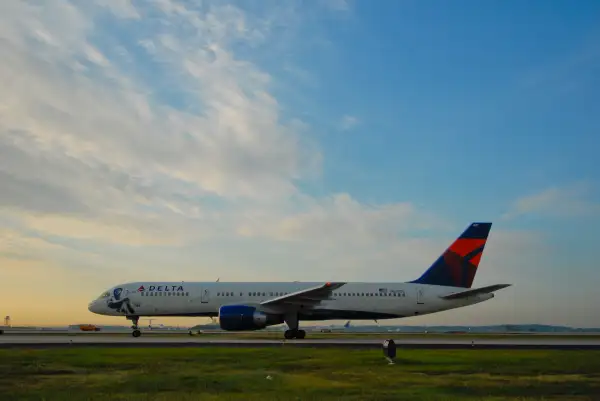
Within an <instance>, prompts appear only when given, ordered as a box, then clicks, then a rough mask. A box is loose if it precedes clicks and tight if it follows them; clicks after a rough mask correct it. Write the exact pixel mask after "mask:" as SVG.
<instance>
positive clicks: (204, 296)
mask: <svg viewBox="0 0 600 401" xmlns="http://www.w3.org/2000/svg"><path fill="white" fill-rule="evenodd" d="M209 301H210V291H209V290H208V288H205V289H204V290H203V291H202V296H201V297H200V302H201V303H203V304H207V303H208V302H209Z"/></svg>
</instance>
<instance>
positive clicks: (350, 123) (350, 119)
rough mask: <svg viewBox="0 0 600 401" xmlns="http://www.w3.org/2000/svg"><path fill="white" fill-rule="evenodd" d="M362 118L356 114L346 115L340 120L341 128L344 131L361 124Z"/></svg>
mask: <svg viewBox="0 0 600 401" xmlns="http://www.w3.org/2000/svg"><path fill="white" fill-rule="evenodd" d="M359 122H360V120H359V119H358V117H356V116H351V115H345V116H343V117H342V119H341V120H340V122H339V128H340V129H341V130H342V131H349V130H351V129H352V128H354V127H356V126H357V125H358V124H359Z"/></svg>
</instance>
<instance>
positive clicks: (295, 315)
mask: <svg viewBox="0 0 600 401" xmlns="http://www.w3.org/2000/svg"><path fill="white" fill-rule="evenodd" d="M491 227H492V223H485V222H481V223H477V222H476V223H472V224H470V225H469V226H468V227H467V229H466V230H465V231H464V232H463V233H462V234H461V235H460V236H459V237H458V238H457V239H456V240H455V241H454V242H452V244H451V245H450V246H449V247H448V248H447V249H446V250H445V251H444V253H443V254H442V255H440V256H439V258H438V259H437V260H436V261H435V262H434V263H433V264H432V265H431V266H430V267H429V268H428V269H427V270H426V271H425V272H424V273H423V274H422V275H421V276H420V277H419V278H418V279H416V280H413V281H409V282H380V283H377V282H374V283H370V282H337V281H336V282H333V281H332V282H223V281H217V282H214V281H212V282H183V281H181V282H146V281H141V282H129V283H125V284H119V285H117V286H114V287H112V288H111V289H109V290H107V291H104V292H103V293H102V294H101V295H100V296H99V297H98V298H97V299H95V300H93V301H92V302H91V303H89V305H88V310H89V311H90V312H92V313H95V314H99V315H105V316H123V317H126V318H127V319H128V320H131V321H132V323H133V325H132V326H131V328H132V329H133V331H132V335H133V336H134V337H139V336H140V335H141V332H140V330H139V327H138V321H139V318H140V316H160V317H166V316H178V317H192V316H194V317H197V316H202V317H218V318H219V325H220V327H221V329H223V330H225V331H252V330H260V329H264V328H266V327H268V326H273V325H278V324H282V323H286V324H287V326H288V329H287V330H286V331H285V332H284V337H285V338H286V339H293V338H296V339H303V338H305V336H306V332H305V331H304V330H301V329H300V328H299V322H300V321H318V320H346V319H349V320H381V319H397V318H403V317H409V316H421V315H426V314H431V313H436V312H441V311H446V310H449V309H455V308H461V307H465V306H469V305H474V304H477V303H480V302H484V301H487V300H489V299H492V298H494V292H495V291H497V290H500V289H503V288H506V287H508V286H510V285H511V284H495V285H490V286H486V287H480V288H471V286H472V283H473V280H474V278H475V274H476V273H477V268H478V266H479V263H480V261H481V256H482V254H483V250H484V247H485V245H486V242H487V239H488V235H489V232H490V230H491Z"/></svg>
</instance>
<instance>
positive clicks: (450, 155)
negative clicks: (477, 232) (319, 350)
mask: <svg viewBox="0 0 600 401" xmlns="http://www.w3.org/2000/svg"><path fill="white" fill-rule="evenodd" d="M0 59H1V60H2V63H0V87H1V88H2V96H0V282H1V283H2V290H1V291H0V315H2V316H4V315H10V316H11V317H12V321H13V324H15V325H18V324H40V325H46V324H48V325H49V324H71V323H73V324H75V323H96V324H124V325H125V324H128V322H127V321H125V320H124V319H121V318H108V317H100V316H96V315H93V314H91V313H90V312H88V310H87V304H88V302H89V301H90V300H92V299H93V298H96V297H97V296H98V295H100V294H101V293H102V292H103V291H105V290H106V289H108V288H110V287H111V286H113V285H116V284H118V283H123V282H128V281H154V280H155V281H180V280H183V281H215V280H217V279H220V281H261V280H262V281H294V280H300V281H321V280H323V281H325V280H336V281H337V280H341V281H396V282H398V281H409V280H413V279H415V278H417V277H419V276H420V275H421V274H422V272H423V271H425V270H426V269H427V268H428V267H429V266H430V264H431V263H432V262H433V261H434V260H435V259H437V257H438V256H439V255H440V254H441V253H442V252H443V250H444V249H445V248H446V247H447V246H448V245H449V244H450V242H451V241H452V240H453V239H454V238H456V236H457V235H459V234H460V232H462V231H463V230H464V229H465V228H466V227H467V225H468V224H469V223H470V222H472V221H491V222H493V227H492V232H491V234H490V237H489V240H488V244H487V247H486V250H485V253H484V255H483V258H482V259H481V263H480V265H479V270H478V273H477V276H476V277H475V281H474V286H484V285H489V284H495V283H510V284H513V286H511V287H509V288H507V289H504V290H502V291H500V292H498V293H497V296H496V298H494V299H493V300H491V301H487V302H485V303H482V304H478V305H474V306H471V307H468V308H461V309H458V310H454V311H448V312H443V313H439V314H434V315H429V316H421V317H414V318H407V319H401V320H394V321H392V323H394V324H412V325H421V324H428V325H433V324H457V325H463V324H468V325H483V324H509V323H510V324H517V323H540V324H560V325H570V326H577V327H598V326H600V314H598V313H597V305H598V304H599V303H600V291H598V283H600V266H599V264H598V259H597V256H596V254H597V248H596V247H597V242H598V238H600V229H599V228H598V227H599V223H600V168H599V167H600V165H599V162H598V159H597V157H598V149H600V3H599V2H596V1H579V2H577V3H576V4H574V3H572V2H567V1H544V2H542V1H539V2H525V1H516V0H511V1H487V2H478V1H475V0H471V1H466V0H460V1H454V2H442V1H430V2H422V1H413V0H404V1H370V0H353V1H350V0H311V1H296V0H290V1H275V0H248V1H242V0H240V1H235V2H225V1H199V0H189V1H183V0H147V1H142V0H86V1H83V0H82V1H79V0H78V1H75V0H74V1H66V0H45V1H35V0H8V1H2V2H0ZM154 323H155V324H158V323H164V324H184V325H186V324H187V325H194V324H197V323H203V320H202V319H189V318H188V319H183V318H170V319H164V320H161V321H155V322H154ZM359 323H360V322H353V324H359ZM365 323H369V324H370V323H372V322H365Z"/></svg>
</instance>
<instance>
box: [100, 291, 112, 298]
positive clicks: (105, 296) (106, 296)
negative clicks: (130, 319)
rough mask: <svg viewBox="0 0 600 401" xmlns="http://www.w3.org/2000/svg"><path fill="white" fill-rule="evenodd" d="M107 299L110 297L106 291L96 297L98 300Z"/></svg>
mask: <svg viewBox="0 0 600 401" xmlns="http://www.w3.org/2000/svg"><path fill="white" fill-rule="evenodd" d="M108 297H110V292H108V291H106V292H105V293H103V294H102V295H100V296H99V297H98V299H102V298H108Z"/></svg>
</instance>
